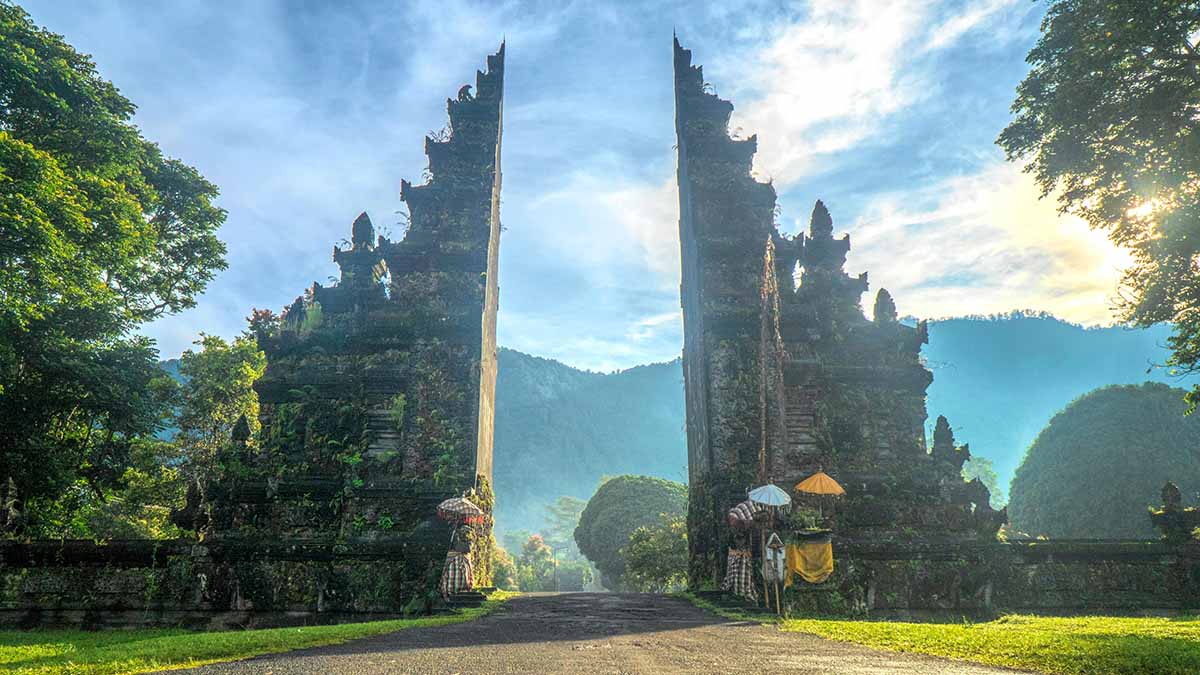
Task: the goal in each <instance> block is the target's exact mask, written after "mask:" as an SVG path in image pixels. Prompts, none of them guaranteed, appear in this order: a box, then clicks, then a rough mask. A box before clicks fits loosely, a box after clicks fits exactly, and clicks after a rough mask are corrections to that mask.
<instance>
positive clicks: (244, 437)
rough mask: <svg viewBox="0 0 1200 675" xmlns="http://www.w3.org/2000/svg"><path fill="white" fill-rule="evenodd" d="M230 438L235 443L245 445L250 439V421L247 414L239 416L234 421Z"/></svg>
mask: <svg viewBox="0 0 1200 675" xmlns="http://www.w3.org/2000/svg"><path fill="white" fill-rule="evenodd" d="M229 440H231V441H233V443H234V445H245V444H246V441H248V440H250V422H248V421H247V420H246V416H245V415H242V416H241V417H238V420H237V422H235V423H234V425H233V431H232V432H231V433H230V434H229Z"/></svg>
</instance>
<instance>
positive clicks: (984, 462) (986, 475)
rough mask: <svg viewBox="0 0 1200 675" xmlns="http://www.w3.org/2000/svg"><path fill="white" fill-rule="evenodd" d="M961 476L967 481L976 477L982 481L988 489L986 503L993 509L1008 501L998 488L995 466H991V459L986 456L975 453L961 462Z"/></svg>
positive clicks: (1001, 506)
mask: <svg viewBox="0 0 1200 675" xmlns="http://www.w3.org/2000/svg"><path fill="white" fill-rule="evenodd" d="M962 477H963V480H965V481H967V482H968V483H969V482H971V480H972V479H975V478H978V479H979V482H981V483H983V485H984V487H986V488H987V489H988V495H989V498H988V503H989V505H990V506H991V507H992V508H993V509H996V510H997V511H999V510H1000V509H1002V508H1004V505H1005V504H1006V503H1008V502H1007V500H1006V499H1005V496H1004V491H1003V490H1002V489H1001V488H1000V476H998V475H997V474H996V468H995V467H994V466H992V460H990V459H988V458H987V457H984V456H982V455H975V456H972V457H971V458H970V459H968V460H967V461H966V463H965V464H963V468H962Z"/></svg>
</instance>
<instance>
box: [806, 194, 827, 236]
mask: <svg viewBox="0 0 1200 675" xmlns="http://www.w3.org/2000/svg"><path fill="white" fill-rule="evenodd" d="M808 236H810V237H812V238H813V239H829V238H831V237H833V216H831V215H829V209H827V208H825V203H824V202H822V201H821V200H820V199H818V200H817V203H816V205H815V206H813V211H812V220H810V221H809V224H808Z"/></svg>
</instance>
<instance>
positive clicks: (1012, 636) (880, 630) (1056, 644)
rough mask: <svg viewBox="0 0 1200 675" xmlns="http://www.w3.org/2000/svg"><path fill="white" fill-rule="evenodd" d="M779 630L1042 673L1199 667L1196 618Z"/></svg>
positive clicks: (796, 625) (822, 624)
mask: <svg viewBox="0 0 1200 675" xmlns="http://www.w3.org/2000/svg"><path fill="white" fill-rule="evenodd" d="M780 628H781V629H782V630H785V631H795V632H802V633H811V634H813V635H818V636H820V637H824V638H831V639H834V640H842V641H845V642H856V643H858V644H862V645H866V646H868V647H876V648H879V649H890V650H893V651H900V652H913V653H918V654H930V655H933V656H945V657H949V658H953V659H961V660H966V661H975V662H978V663H986V664H990V665H996V666H1007V667H1010V668H1025V669H1029V670H1035V671H1039V672H1044V673H1072V674H1074V673H1080V674H1083V673H1087V674H1088V675H1091V674H1093V673H1122V674H1124V673H1129V674H1130V675H1133V674H1142V673H1162V674H1173V673H1179V674H1181V675H1182V674H1185V673H1186V674H1194V673H1200V620H1198V619H1197V618H1196V617H1185V618H1129V617H1112V616H1087V617H1067V618H1060V617H1042V616H1024V615H1009V616H1005V617H1002V618H999V619H996V620H994V621H986V622H981V623H969V622H966V623H961V624H946V623H941V624H938V623H900V622H887V621H844V620H828V619H788V620H785V621H783V622H781V623H780Z"/></svg>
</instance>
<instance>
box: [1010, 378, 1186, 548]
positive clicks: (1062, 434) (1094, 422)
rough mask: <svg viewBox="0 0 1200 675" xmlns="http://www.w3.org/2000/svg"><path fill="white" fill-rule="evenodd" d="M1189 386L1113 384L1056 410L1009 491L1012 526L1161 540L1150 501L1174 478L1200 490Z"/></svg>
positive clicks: (1035, 531) (1034, 532)
mask: <svg viewBox="0 0 1200 675" xmlns="http://www.w3.org/2000/svg"><path fill="white" fill-rule="evenodd" d="M1182 394H1183V391H1182V390H1180V389H1174V388H1171V387H1168V386H1167V385H1165V384H1157V383H1147V384H1143V385H1136V386H1133V385H1127V386H1111V387H1104V388H1101V389H1097V390H1095V391H1093V392H1091V393H1089V394H1086V395H1084V396H1082V397H1080V398H1078V399H1076V400H1075V401H1074V402H1072V403H1071V404H1070V405H1068V406H1067V407H1066V408H1065V409H1063V410H1062V412H1060V413H1058V414H1057V415H1055V416H1054V418H1053V419H1051V420H1050V423H1049V424H1048V425H1046V427H1045V428H1044V429H1042V431H1041V433H1040V434H1038V437H1037V439H1036V440H1035V441H1034V442H1033V444H1032V445H1031V446H1029V450H1028V451H1027V452H1026V454H1025V458H1024V460H1022V462H1021V466H1019V467H1018V468H1017V473H1016V475H1015V476H1014V477H1013V481H1012V488H1011V489H1010V491H1009V503H1008V513H1009V516H1010V518H1011V524H1012V527H1013V528H1015V529H1016V530H1019V531H1021V532H1027V533H1029V534H1031V535H1034V536H1037V535H1047V536H1050V537H1070V538H1091V537H1102V538H1115V539H1123V538H1141V539H1149V538H1156V537H1157V536H1158V533H1157V532H1156V531H1155V529H1154V528H1153V527H1152V526H1151V524H1150V518H1149V517H1148V515H1147V511H1146V509H1147V507H1150V506H1157V505H1159V504H1160V503H1161V490H1162V487H1163V484H1164V483H1166V482H1167V481H1168V480H1170V481H1174V482H1175V483H1176V484H1177V485H1179V487H1180V488H1182V489H1183V493H1184V494H1185V495H1193V494H1196V492H1197V490H1200V452H1197V450H1196V448H1198V447H1200V418H1197V417H1196V416H1191V417H1184V416H1183V415H1182V414H1181V413H1182V411H1183V409H1184V407H1185V404H1184V402H1183V401H1182V400H1181V398H1182Z"/></svg>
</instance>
